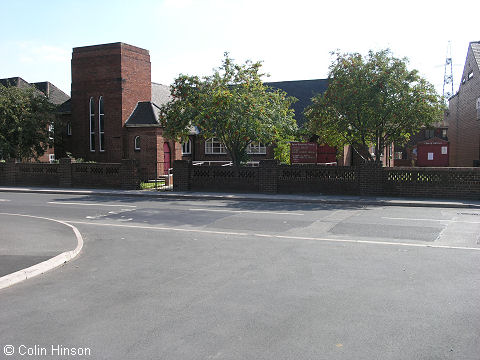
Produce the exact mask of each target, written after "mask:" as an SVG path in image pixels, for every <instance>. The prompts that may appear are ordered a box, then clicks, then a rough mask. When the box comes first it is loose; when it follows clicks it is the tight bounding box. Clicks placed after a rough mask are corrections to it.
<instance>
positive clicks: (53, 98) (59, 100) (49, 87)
mask: <svg viewBox="0 0 480 360" xmlns="http://www.w3.org/2000/svg"><path fill="white" fill-rule="evenodd" d="M33 86H35V87H36V88H37V89H38V90H40V91H41V92H43V93H44V94H45V96H46V97H47V99H48V100H49V101H50V102H51V103H52V104H55V105H60V104H63V103H64V102H65V101H67V100H68V99H70V96H68V95H67V94H65V93H64V92H63V91H62V90H60V89H59V88H57V87H56V86H55V85H53V84H52V83H51V82H49V81H43V82H37V83H34V84H33Z"/></svg>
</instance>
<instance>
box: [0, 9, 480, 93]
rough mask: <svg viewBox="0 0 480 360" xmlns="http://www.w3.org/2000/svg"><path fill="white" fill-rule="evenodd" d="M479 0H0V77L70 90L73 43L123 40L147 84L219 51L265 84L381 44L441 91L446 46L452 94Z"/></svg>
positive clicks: (206, 62)
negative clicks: (146, 71) (139, 58)
mask: <svg viewBox="0 0 480 360" xmlns="http://www.w3.org/2000/svg"><path fill="white" fill-rule="evenodd" d="M479 9H480V5H479V3H478V0H476V1H471V0H457V1H455V2H453V1H443V0H437V1H430V0H424V1H422V0H415V1H411V0H403V1H401V2H397V1H396V2H391V1H385V0H383V1H377V0H363V1H359V0H356V1H350V0H344V1H342V0H336V1H335V0H330V1H323V0H316V1H315V0H312V1H311V0H288V1H283V0H274V1H271V0H156V1H155V0H135V1H133V0H95V1H92V0H46V1H38V0H16V1H12V0H0V14H1V19H2V20H1V22H0V55H1V56H0V78H7V77H15V76H19V77H21V78H23V79H24V80H26V81H28V82H39V81H50V82H51V83H53V84H54V85H56V86H57V87H59V88H60V89H62V90H63V91H64V92H66V93H67V94H70V83H71V71H70V60H71V55H72V48H74V47H80V46H87V45H96V44H105V43H112V42H124V43H127V44H131V45H135V46H138V47H141V48H144V49H147V50H149V51H150V61H151V64H152V81H153V82H157V83H161V84H165V85H169V84H171V83H172V82H173V80H174V79H175V77H176V76H178V75H179V74H180V73H182V74H188V75H200V76H201V75H209V74H211V73H212V69H213V68H216V67H218V66H220V64H221V61H222V58H223V54H224V52H226V51H228V52H229V53H230V56H231V57H232V58H233V59H235V61H236V62H244V61H245V60H247V59H249V60H253V61H258V60H260V61H263V70H264V72H266V73H268V74H270V77H269V78H267V79H266V80H267V81H287V80H304V79H321V78H326V77H327V76H328V66H329V64H330V63H331V61H332V60H333V58H332V56H331V54H330V53H331V52H332V51H336V50H339V51H341V52H349V53H351V52H358V53H361V54H367V52H368V51H369V50H375V51H377V50H381V49H385V48H390V49H391V50H392V52H393V54H394V55H395V56H396V57H400V58H403V57H407V58H408V59H409V68H410V69H417V70H418V71H419V72H420V74H421V75H422V76H424V77H425V78H426V79H427V80H428V81H429V82H430V83H432V84H433V85H434V86H435V88H436V89H437V91H438V92H439V93H440V94H441V93H442V88H443V80H444V65H445V59H446V57H447V46H448V43H449V42H450V44H451V56H452V59H453V83H454V92H456V91H457V90H458V86H459V81H460V77H461V74H462V71H463V66H464V63H465V58H466V55H467V50H468V44H469V42H471V41H479V40H480V31H479V27H478V11H479Z"/></svg>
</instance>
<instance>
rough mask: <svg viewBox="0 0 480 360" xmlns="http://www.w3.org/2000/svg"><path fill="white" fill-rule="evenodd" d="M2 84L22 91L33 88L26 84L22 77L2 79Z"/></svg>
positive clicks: (0, 82) (0, 81) (0, 80)
mask: <svg viewBox="0 0 480 360" xmlns="http://www.w3.org/2000/svg"><path fill="white" fill-rule="evenodd" d="M0 84H2V85H3V86H6V87H9V86H15V87H18V88H22V89H27V88H29V87H30V86H31V84H30V83H28V82H26V81H25V80H23V79H22V78H21V77H18V76H16V77H11V78H6V79H0Z"/></svg>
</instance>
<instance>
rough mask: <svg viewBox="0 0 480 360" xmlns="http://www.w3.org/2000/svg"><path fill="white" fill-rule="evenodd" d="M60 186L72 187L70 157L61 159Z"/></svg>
mask: <svg viewBox="0 0 480 360" xmlns="http://www.w3.org/2000/svg"><path fill="white" fill-rule="evenodd" d="M59 163H60V169H59V172H60V183H59V185H60V187H65V188H70V187H72V160H71V159H70V158H63V159H60V161H59Z"/></svg>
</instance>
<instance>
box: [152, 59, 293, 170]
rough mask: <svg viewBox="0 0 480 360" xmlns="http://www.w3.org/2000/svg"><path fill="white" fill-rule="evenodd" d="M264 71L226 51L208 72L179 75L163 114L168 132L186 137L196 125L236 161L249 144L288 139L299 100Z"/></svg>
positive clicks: (244, 157)
mask: <svg viewBox="0 0 480 360" xmlns="http://www.w3.org/2000/svg"><path fill="white" fill-rule="evenodd" d="M260 69H261V62H251V61H246V62H245V63H244V64H242V65H238V64H235V63H234V62H233V60H232V59H231V58H230V57H229V56H228V53H225V57H224V59H223V61H222V65H221V66H220V68H218V69H215V70H214V72H213V74H212V75H210V76H206V77H203V78H200V77H198V76H187V75H180V76H179V77H178V78H177V79H175V81H174V83H173V84H172V85H171V87H170V90H171V97H172V99H171V101H170V102H168V103H167V104H166V105H164V106H163V107H162V109H161V112H160V114H161V116H160V117H161V119H162V120H161V121H162V125H163V126H164V128H165V132H164V134H165V136H166V137H168V138H171V139H174V140H180V139H184V140H185V139H186V138H187V137H188V135H189V131H190V129H191V127H192V126H196V127H197V128H198V130H199V131H200V134H201V135H202V136H203V137H204V138H205V139H209V138H213V137H215V138H217V139H218V140H219V141H220V142H222V143H223V144H224V146H225V148H226V150H227V153H228V154H229V156H230V157H231V160H232V162H233V163H234V164H235V165H239V164H240V163H241V162H243V161H246V160H248V154H247V152H246V149H247V146H248V145H249V144H250V143H251V142H260V143H263V144H272V143H282V141H283V142H284V141H285V139H286V138H288V137H289V136H290V137H291V136H292V134H294V132H295V131H296V129H297V124H296V122H295V120H294V111H293V109H291V108H290V106H291V104H292V103H293V101H294V100H295V99H294V98H291V97H287V95H286V93H285V92H283V91H281V90H274V89H272V88H270V87H268V86H266V85H265V84H264V83H263V82H262V79H261V78H262V76H264V74H262V73H260ZM279 153H280V152H279Z"/></svg>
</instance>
